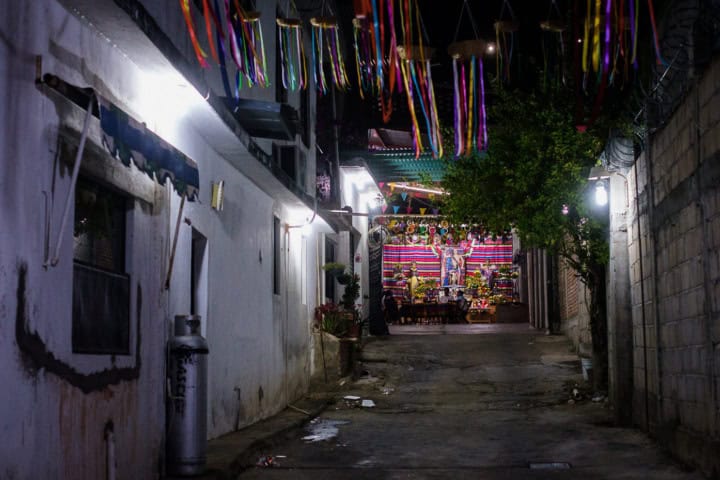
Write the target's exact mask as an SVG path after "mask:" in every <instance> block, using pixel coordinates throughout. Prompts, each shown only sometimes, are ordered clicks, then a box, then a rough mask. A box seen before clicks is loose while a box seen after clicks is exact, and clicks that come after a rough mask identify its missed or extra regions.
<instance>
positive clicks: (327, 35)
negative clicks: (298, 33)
mask: <svg viewBox="0 0 720 480" xmlns="http://www.w3.org/2000/svg"><path fill="white" fill-rule="evenodd" d="M310 24H311V25H312V64H313V78H314V79H315V84H316V86H317V89H318V92H320V93H321V94H323V95H324V94H326V93H327V89H328V82H327V79H326V78H325V60H326V55H327V60H328V63H329V64H330V72H331V78H332V82H333V84H334V85H335V88H338V89H340V90H346V89H348V88H349V86H350V83H349V82H348V78H347V73H346V71H345V61H344V60H343V56H342V49H341V48H340V35H339V33H338V25H337V22H336V20H335V19H334V18H321V17H313V18H311V19H310Z"/></svg>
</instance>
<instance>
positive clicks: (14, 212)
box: [0, 0, 321, 479]
mask: <svg viewBox="0 0 720 480" xmlns="http://www.w3.org/2000/svg"><path fill="white" fill-rule="evenodd" d="M64 3H66V4H67V3H73V2H64ZM76 3H78V8H79V9H80V11H79V13H82V11H81V8H82V5H81V4H82V2H76ZM147 3H148V4H149V5H150V4H152V5H153V8H155V9H157V8H167V12H165V14H164V15H161V17H162V18H163V19H164V20H167V21H168V22H172V24H173V25H175V27H173V28H177V25H178V24H180V25H182V24H181V23H179V22H180V21H181V14H180V10H179V6H178V5H177V2H164V3H163V2H147ZM165 3H167V4H166V5H165ZM108 5H110V6H113V2H109V3H108ZM163 5H164V6H163ZM4 7H5V10H4V12H3V15H2V16H0V38H2V39H3V41H2V42H0V56H2V58H4V59H6V61H4V62H2V63H1V64H0V91H2V92H4V93H3V95H4V100H3V101H2V102H0V124H2V125H3V128H2V129H0V225H2V227H0V379H1V380H2V382H3V388H2V389H1V390H0V431H2V432H3V436H4V440H3V442H2V445H3V448H1V449H0V479H5V478H12V479H26V478H27V479H36V478H77V479H97V478H104V477H105V468H106V464H105V463H106V452H105V449H106V443H105V440H104V429H105V427H106V425H107V423H108V421H112V423H113V424H114V433H115V441H116V446H115V448H116V452H117V472H118V478H157V477H158V476H159V475H160V473H161V471H162V470H163V468H164V467H163V460H164V435H165V431H164V430H165V385H166V382H165V368H166V366H165V345H166V342H167V339H168V338H169V335H170V332H171V322H172V318H173V316H174V315H176V314H186V313H189V311H190V298H191V281H190V276H191V266H190V260H191V245H192V242H191V239H192V231H193V228H194V229H195V230H197V231H198V232H200V233H201V234H202V235H203V236H204V237H205V238H206V239H207V247H206V249H207V250H206V251H207V275H206V277H205V278H206V280H205V282H206V284H207V285H206V287H204V291H205V292H206V295H207V298H206V299H205V300H204V302H203V305H204V307H203V308H204V312H203V313H204V315H203V317H204V318H203V322H204V323H205V325H204V327H203V331H204V332H205V333H206V336H207V339H208V343H209V346H210V357H209V387H210V388H209V409H208V419H209V422H208V436H210V437H214V436H217V435H220V434H222V433H225V432H228V431H231V430H234V429H236V428H239V427H242V426H244V425H247V424H249V423H252V422H254V421H256V420H258V419H260V418H263V417H266V416H269V415H271V414H273V413H275V412H277V411H278V410H280V409H282V408H283V407H284V406H285V405H286V404H287V403H289V402H292V401H293V400H294V399H296V398H297V397H298V396H300V395H302V394H303V393H304V392H305V391H306V390H307V388H308V382H309V374H310V372H309V370H310V353H311V345H312V340H311V336H310V314H309V312H311V311H312V310H313V308H314V305H315V296H316V293H315V292H316V285H317V278H316V277H317V276H316V271H315V268H314V265H316V264H317V256H316V249H317V246H316V243H315V242H316V241H317V238H318V236H319V234H318V232H319V231H320V227H319V226H318V224H319V223H321V222H319V221H318V222H316V223H315V227H314V231H313V232H312V233H310V234H306V235H303V234H302V233H301V232H300V229H288V230H285V228H284V227H285V225H287V224H290V225H297V224H298V223H301V222H302V221H303V220H304V219H305V217H306V216H307V213H308V209H304V210H302V209H300V210H298V208H297V207H295V206H294V205H292V206H291V205H290V204H288V203H287V202H286V200H285V199H287V198H288V197H290V195H289V193H288V192H285V193H284V195H277V193H276V192H275V193H273V192H269V191H266V190H264V189H263V188H261V187H259V186H258V183H257V182H255V181H251V180H250V179H249V178H248V177H246V176H244V175H242V174H241V173H239V172H238V170H237V169H236V168H235V167H234V166H233V165H236V164H237V163H238V162H245V163H250V162H257V160H255V159H254V158H252V157H250V156H249V155H248V154H247V152H245V151H244V149H243V147H242V145H241V144H240V142H239V141H238V143H237V146H236V147H234V150H235V152H236V155H235V156H234V157H233V158H231V159H230V158H222V157H221V156H220V155H219V154H218V153H217V149H216V148H215V146H214V145H213V144H212V142H211V141H207V140H205V139H204V138H202V137H201V136H200V135H199V134H198V131H197V129H196V128H195V125H193V123H192V122H190V121H186V120H187V119H183V118H179V117H178V118H177V119H176V120H177V121H175V122H173V123H172V125H170V127H169V128H159V127H161V126H160V125H157V124H155V123H153V122H149V124H148V127H149V128H151V129H153V128H155V127H158V128H159V130H162V131H159V132H158V133H160V134H161V135H162V136H164V137H165V138H166V139H167V140H168V141H170V142H171V143H172V144H173V145H174V146H175V147H176V148H178V149H179V150H181V151H182V152H183V153H185V154H187V155H188V156H189V157H191V158H193V159H194V160H195V161H197V163H198V169H199V172H200V198H199V201H198V202H194V203H190V202H186V203H185V206H184V210H183V213H182V217H181V220H183V221H182V222H181V224H180V230H179V239H178V246H177V250H176V253H175V262H174V264H173V273H172V277H171V284H170V289H169V290H165V288H164V282H165V275H166V273H167V269H168V263H169V257H170V251H171V246H172V238H173V234H174V228H175V222H176V220H177V215H178V208H179V204H180V198H179V196H178V195H177V193H176V192H174V191H173V190H171V189H170V188H169V187H163V186H159V185H157V184H156V183H155V182H154V181H153V180H151V179H149V178H148V177H147V176H145V175H144V174H142V173H139V172H137V171H136V170H135V169H134V167H133V168H130V169H128V168H126V167H123V166H121V165H120V164H119V163H117V162H116V163H113V162H115V161H114V160H112V159H110V158H109V157H106V158H104V159H102V160H101V161H100V164H104V166H105V169H104V170H103V171H104V173H103V175H105V176H106V177H107V178H104V180H105V181H108V182H109V183H111V184H115V185H116V186H119V187H120V189H121V190H123V191H125V193H127V194H129V195H131V196H133V195H137V196H138V197H139V198H138V199H135V200H134V201H133V210H132V214H131V216H130V222H129V235H128V238H129V252H130V253H129V254H128V272H129V273H130V275H131V292H132V294H131V296H132V305H133V308H132V315H131V345H132V347H131V354H130V355H127V356H110V355H101V356H96V355H92V356H89V355H78V354H73V353H72V351H71V330H72V328H71V325H72V320H71V317H72V314H71V308H72V285H73V283H72V216H73V213H72V209H71V211H70V223H69V225H70V228H68V229H67V230H66V231H65V235H64V244H63V248H62V250H61V260H60V263H59V264H58V265H57V267H54V268H53V267H51V268H48V269H44V268H43V262H44V257H45V255H44V253H45V250H46V249H47V247H46V242H45V240H46V237H49V239H50V242H49V243H50V248H51V249H52V247H53V246H54V244H55V241H56V238H57V234H58V230H59V225H60V222H61V216H62V210H63V207H64V201H65V197H66V195H67V192H68V189H69V185H70V176H69V172H68V167H67V165H62V164H59V163H58V159H57V150H58V147H57V139H58V129H59V125H60V124H61V123H62V124H68V123H69V124H72V126H73V128H74V129H75V130H77V129H78V128H79V125H81V123H79V122H80V121H81V120H82V114H83V112H81V111H79V109H77V108H76V107H73V106H71V105H70V104H69V103H68V102H67V101H66V100H64V99H62V98H61V97H59V96H58V95H55V94H53V93H52V92H49V91H48V90H47V89H45V88H38V87H36V85H35V75H36V61H35V60H36V56H37V55H40V56H42V70H43V72H50V73H53V74H56V75H58V76H60V77H62V78H63V79H64V80H66V81H68V82H70V83H73V84H75V85H79V86H92V87H95V88H97V89H98V90H99V91H101V92H102V93H104V94H106V95H110V96H111V97H112V98H113V99H115V100H117V101H119V102H120V104H121V105H122V106H123V107H124V108H127V109H128V111H129V112H130V113H133V114H137V112H142V111H143V107H146V105H144V104H143V98H147V95H146V94H147V89H146V88H145V87H146V85H144V84H143V83H142V81H141V79H142V78H143V75H142V74H143V73H147V71H145V69H148V70H152V69H153V67H154V66H153V65H144V64H143V63H142V62H140V61H139V60H138V58H134V57H133V56H132V52H128V51H123V50H122V49H121V48H118V47H117V46H116V45H114V42H113V39H112V37H111V36H110V37H109V36H105V34H104V33H101V32H98V31H97V30H96V29H95V28H94V27H93V25H91V24H89V23H88V22H87V19H84V18H79V17H78V16H76V13H78V12H75V11H69V10H66V9H64V8H63V7H61V6H60V5H59V4H58V3H57V2H55V1H53V0H38V1H33V2H10V3H8V4H7V5H4ZM171 7H172V9H171ZM113 8H115V7H113ZM113 11H114V12H115V14H118V12H119V13H120V14H121V15H124V13H122V12H120V11H119V10H113ZM268 11H272V12H274V3H273V6H272V7H269V8H268ZM272 31H273V30H270V32H266V41H267V43H266V48H268V54H269V60H268V63H269V64H271V65H274V60H273V53H274V47H273V46H272V45H273V44H274V36H273V35H270V36H268V33H272ZM106 33H107V32H106ZM127 33H128V32H127V31H125V32H123V33H122V34H123V35H127ZM175 33H177V32H175ZM136 34H139V31H138V32H136ZM170 34H171V35H173V34H174V33H172V32H170ZM182 35H184V36H186V35H187V34H186V32H185V31H184V30H183V31H182ZM184 36H183V38H185V37H184ZM269 40H271V41H269ZM186 53H188V54H189V53H190V52H186ZM189 58H190V59H192V57H189ZM256 90H258V89H255V90H254V91H252V92H246V93H247V94H248V95H249V96H252V95H254V92H255V91H256ZM269 90H273V92H274V89H269ZM261 95H263V96H264V97H267V96H269V95H270V96H272V95H274V93H273V94H272V95H271V94H270V93H268V91H263V92H262V93H261ZM264 97H263V98H264ZM202 108H206V109H207V108H209V107H207V106H204V107H202ZM212 117H213V116H212V114H207V113H206V114H205V116H204V117H203V118H211V119H212ZM139 120H145V119H144V118H139ZM98 129H99V127H98V122H97V120H93V121H92V122H91V136H90V137H91V138H90V140H89V145H88V149H93V150H95V151H102V147H100V146H99V143H100V141H99V135H98ZM311 144H314V142H311ZM308 153H311V152H308ZM103 162H104V163H103ZM95 163H96V164H97V163H98V162H95ZM314 164H315V162H314V158H312V155H308V171H309V172H314ZM262 168H264V167H262ZM308 175H309V176H311V175H312V173H309V174H308ZM218 180H224V181H225V202H224V209H223V211H221V212H218V211H215V210H212V209H211V208H210V184H211V182H212V181H218ZM46 199H47V203H46ZM296 203H297V202H296ZM46 206H47V208H48V210H46ZM46 214H47V215H48V216H49V224H50V229H49V232H48V231H47V230H46V226H45V218H46ZM274 215H275V216H277V217H278V218H279V219H280V222H281V229H282V232H281V245H280V256H279V261H280V267H281V268H280V274H281V281H280V286H281V288H280V291H279V292H278V294H273V284H272V272H273V235H272V231H273V230H272V227H273V216H274ZM185 219H187V221H184V220H185Z"/></svg>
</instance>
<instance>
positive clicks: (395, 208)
mask: <svg viewBox="0 0 720 480" xmlns="http://www.w3.org/2000/svg"><path fill="white" fill-rule="evenodd" d="M399 210H400V206H399V205H393V212H395V213H397V212H398V211H399Z"/></svg>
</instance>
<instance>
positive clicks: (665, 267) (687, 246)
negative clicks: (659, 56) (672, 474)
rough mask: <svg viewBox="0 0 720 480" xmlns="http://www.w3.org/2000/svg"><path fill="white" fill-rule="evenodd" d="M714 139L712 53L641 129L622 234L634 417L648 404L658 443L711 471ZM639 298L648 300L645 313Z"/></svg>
mask: <svg viewBox="0 0 720 480" xmlns="http://www.w3.org/2000/svg"><path fill="white" fill-rule="evenodd" d="M718 138H720V61H718V60H717V59H716V60H715V61H714V62H713V63H712V65H711V66H710V68H708V70H707V71H706V72H705V73H704V74H703V75H702V77H701V78H699V79H698V81H697V82H696V84H695V85H693V86H692V88H691V89H690V91H689V92H688V94H687V96H686V98H685V100H684V102H683V103H682V104H681V105H680V106H679V108H678V109H677V110H676V112H675V113H674V114H673V116H672V117H671V118H670V120H669V121H668V123H667V124H666V125H665V126H664V128H662V129H661V130H659V131H657V132H655V133H654V134H652V135H651V136H650V137H649V141H648V146H647V149H646V151H645V153H644V155H643V156H641V158H640V159H639V160H638V162H637V165H636V167H637V172H636V173H637V180H638V184H639V185H638V187H639V188H638V190H639V201H638V200H637V199H636V200H633V201H632V202H631V203H632V208H631V210H632V212H633V222H632V224H633V225H632V227H631V230H630V232H631V234H630V235H629V239H628V241H629V246H630V255H631V256H630V264H631V280H632V284H633V287H632V294H633V295H632V297H633V321H634V325H635V334H634V341H635V365H636V367H635V397H636V401H635V407H636V411H637V413H638V414H639V415H637V417H638V418H637V420H636V421H638V423H641V422H642V420H643V419H644V414H645V412H646V411H647V412H648V419H649V424H650V429H651V430H653V431H654V433H655V434H656V435H657V436H658V438H659V439H660V440H661V441H662V442H663V443H665V444H666V445H668V446H669V447H670V448H671V449H672V450H673V451H674V452H675V453H676V454H677V455H679V456H680V457H682V458H684V459H685V460H687V461H690V462H692V463H695V464H698V465H700V466H701V467H702V468H703V470H704V471H705V472H715V474H717V473H718V472H719V471H720V464H718V459H717V451H718V449H719V448H720V436H719V433H718V432H719V430H720V420H719V419H720V403H719V400H718V398H719V397H720V376H719V375H720V316H719V315H718V311H719V310H720V308H719V304H718V298H720V281H719V280H720V263H719V262H718V258H719V257H718V247H719V246H720V190H719V189H718V186H719V185H720V145H718ZM633 173H635V172H633ZM634 181H635V178H634V176H631V182H634ZM638 213H639V214H640V216H641V221H640V232H639V233H638V229H637V214H638ZM639 247H640V248H641V249H642V251H643V257H642V259H643V262H642V276H643V277H645V279H646V281H645V282H644V284H641V283H640V279H641V272H640V270H641V265H640V262H639V258H640V257H639ZM643 299H644V300H645V303H646V306H647V307H648V308H646V309H645V311H644V316H643V309H642V308H641V306H642V304H643V303H642V300H643ZM643 319H644V323H643ZM643 325H644V329H643ZM644 345H646V346H647V349H646V350H645V349H643V346H644ZM645 365H647V368H644V366H645ZM645 371H647V377H646V376H645ZM646 384H647V389H646V388H645V385H646ZM646 391H647V392H648V396H647V400H646V397H645V392H646ZM646 402H647V403H646ZM713 469H714V470H713Z"/></svg>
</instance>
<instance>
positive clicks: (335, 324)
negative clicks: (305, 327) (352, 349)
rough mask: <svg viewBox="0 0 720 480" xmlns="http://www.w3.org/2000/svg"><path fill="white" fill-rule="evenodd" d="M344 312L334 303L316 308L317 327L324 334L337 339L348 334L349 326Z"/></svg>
mask: <svg viewBox="0 0 720 480" xmlns="http://www.w3.org/2000/svg"><path fill="white" fill-rule="evenodd" d="M343 314H344V312H343V311H342V310H341V309H340V306H339V305H337V304H336V303H334V302H327V303H323V304H322V305H318V306H317V307H315V326H316V327H317V328H318V329H320V330H321V331H323V332H326V333H329V334H330V335H334V336H336V337H342V336H343V335H345V334H346V333H347V330H348V324H347V321H346V316H345V315H343Z"/></svg>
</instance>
